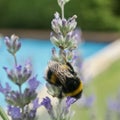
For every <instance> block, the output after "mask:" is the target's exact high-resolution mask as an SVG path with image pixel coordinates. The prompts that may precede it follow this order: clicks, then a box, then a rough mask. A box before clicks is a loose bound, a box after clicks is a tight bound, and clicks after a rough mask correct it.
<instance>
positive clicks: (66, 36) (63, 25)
mask: <svg viewBox="0 0 120 120" xmlns="http://www.w3.org/2000/svg"><path fill="white" fill-rule="evenodd" d="M57 2H58V5H59V7H60V9H61V15H60V13H58V12H56V13H55V14H54V19H53V20H52V22H51V25H52V29H53V32H52V33H51V36H50V40H51V42H52V43H53V45H55V47H54V48H53V49H52V57H51V60H50V61H55V62H58V63H60V64H66V62H71V63H72V62H73V61H74V60H75V59H76V55H75V54H74V50H76V48H77V45H78V43H79V40H80V37H79V34H77V33H78V31H77V32H76V30H75V29H76V26H77V22H76V18H77V16H76V15H73V16H72V17H70V18H68V19H66V18H65V16H64V6H65V4H66V3H67V2H69V0H57ZM56 48H57V49H56ZM48 69H49V65H48ZM46 76H47V75H46ZM46 76H45V79H47V78H46ZM46 87H47V89H48V93H49V94H50V95H51V96H53V97H56V98H57V99H56V100H54V101H52V100H53V99H52V100H51V99H50V98H49V97H46V98H44V99H43V101H42V103H41V105H43V106H44V107H45V108H46V110H47V112H48V114H49V115H50V118H51V120H70V119H71V118H72V116H73V114H74V111H72V110H71V109H70V108H71V105H72V104H73V103H74V102H75V101H76V99H75V98H73V97H70V96H68V97H64V96H60V94H61V87H58V86H55V85H52V84H50V83H49V82H47V83H46ZM52 102H53V103H52Z"/></svg>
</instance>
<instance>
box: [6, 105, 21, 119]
mask: <svg viewBox="0 0 120 120" xmlns="http://www.w3.org/2000/svg"><path fill="white" fill-rule="evenodd" d="M8 115H10V116H11V117H12V118H13V119H20V118H21V117H22V115H21V112H20V108H18V107H15V106H14V107H13V106H10V105H9V106H8Z"/></svg>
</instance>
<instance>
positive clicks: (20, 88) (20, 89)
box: [19, 85, 24, 114]
mask: <svg viewBox="0 0 120 120" xmlns="http://www.w3.org/2000/svg"><path fill="white" fill-rule="evenodd" d="M19 92H20V95H21V102H22V100H23V96H22V86H21V85H19ZM21 109H22V114H24V106H23V105H22V107H21Z"/></svg>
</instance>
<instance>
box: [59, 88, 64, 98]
mask: <svg viewBox="0 0 120 120" xmlns="http://www.w3.org/2000/svg"><path fill="white" fill-rule="evenodd" d="M62 97H63V91H62V89H61V90H60V94H59V96H58V98H60V99H61V98H62Z"/></svg>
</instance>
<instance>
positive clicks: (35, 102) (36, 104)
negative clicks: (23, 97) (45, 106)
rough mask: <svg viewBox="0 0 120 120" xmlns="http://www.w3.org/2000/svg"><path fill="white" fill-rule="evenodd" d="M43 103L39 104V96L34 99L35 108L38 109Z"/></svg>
mask: <svg viewBox="0 0 120 120" xmlns="http://www.w3.org/2000/svg"><path fill="white" fill-rule="evenodd" d="M40 106H41V104H39V98H36V99H35V100H34V101H33V110H36V109H37V108H38V107H40Z"/></svg>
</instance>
